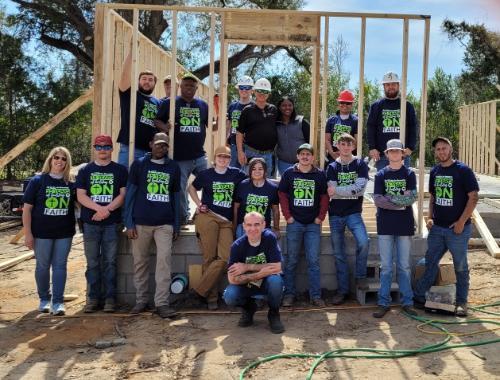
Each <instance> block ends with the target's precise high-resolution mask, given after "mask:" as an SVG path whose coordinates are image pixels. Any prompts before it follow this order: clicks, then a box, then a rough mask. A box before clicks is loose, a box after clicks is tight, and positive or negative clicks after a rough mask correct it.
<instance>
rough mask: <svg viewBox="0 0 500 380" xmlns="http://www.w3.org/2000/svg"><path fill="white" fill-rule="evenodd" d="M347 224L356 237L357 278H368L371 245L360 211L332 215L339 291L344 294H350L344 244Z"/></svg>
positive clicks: (331, 226)
mask: <svg viewBox="0 0 500 380" xmlns="http://www.w3.org/2000/svg"><path fill="white" fill-rule="evenodd" d="M346 226H347V228H349V230H350V231H351V232H352V234H353V235H354V239H356V278H366V262H367V260H368V249H369V245H370V240H369V238H368V233H367V232H366V227H365V223H364V222H363V219H362V218H361V214H360V213H356V214H351V215H347V216H335V215H333V216H330V232H331V240H332V247H333V254H334V255H335V267H336V269H337V283H338V288H339V289H338V291H339V293H342V294H344V295H346V294H349V264H348V263H347V255H346V252H345V244H344V233H345V228H346Z"/></svg>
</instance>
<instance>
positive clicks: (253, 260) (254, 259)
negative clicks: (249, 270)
mask: <svg viewBox="0 0 500 380" xmlns="http://www.w3.org/2000/svg"><path fill="white" fill-rule="evenodd" d="M245 263H246V264H267V259H266V255H265V253H264V252H261V253H259V254H258V255H256V256H249V257H247V258H246V259H245Z"/></svg>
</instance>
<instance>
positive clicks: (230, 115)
mask: <svg viewBox="0 0 500 380" xmlns="http://www.w3.org/2000/svg"><path fill="white" fill-rule="evenodd" d="M253 84H254V83H253V79H252V78H251V77H249V76H247V75H243V76H242V77H241V78H240V79H239V80H238V83H237V84H236V88H237V89H238V95H239V99H238V100H235V101H233V102H232V103H231V104H230V105H229V107H228V108H227V120H226V129H227V133H228V138H227V139H228V143H229V146H230V147H231V162H230V163H229V166H233V167H235V168H241V165H240V163H239V162H238V149H237V147H236V132H237V130H238V125H239V120H240V116H241V111H243V108H245V107H246V106H247V105H249V104H251V103H253V99H252V94H253Z"/></svg>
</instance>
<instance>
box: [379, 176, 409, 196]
mask: <svg viewBox="0 0 500 380" xmlns="http://www.w3.org/2000/svg"><path fill="white" fill-rule="evenodd" d="M384 183H385V193H386V194H387V195H403V194H404V192H405V191H406V179H386V180H384Z"/></svg>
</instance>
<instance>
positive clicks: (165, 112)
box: [156, 98, 170, 123]
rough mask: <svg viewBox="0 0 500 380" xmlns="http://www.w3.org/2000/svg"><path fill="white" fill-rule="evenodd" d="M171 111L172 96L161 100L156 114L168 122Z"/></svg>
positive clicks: (159, 118)
mask: <svg viewBox="0 0 500 380" xmlns="http://www.w3.org/2000/svg"><path fill="white" fill-rule="evenodd" d="M169 113H170V98H169V99H163V100H161V101H160V106H159V107H158V112H157V114H156V118H157V119H158V120H161V121H163V122H164V123H166V122H167V121H168V117H169Z"/></svg>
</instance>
